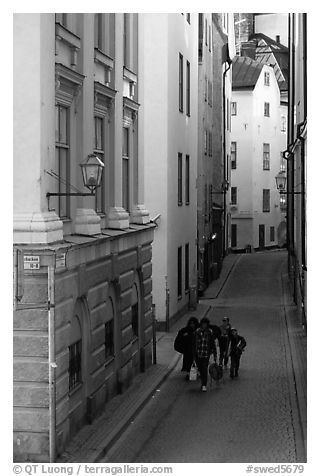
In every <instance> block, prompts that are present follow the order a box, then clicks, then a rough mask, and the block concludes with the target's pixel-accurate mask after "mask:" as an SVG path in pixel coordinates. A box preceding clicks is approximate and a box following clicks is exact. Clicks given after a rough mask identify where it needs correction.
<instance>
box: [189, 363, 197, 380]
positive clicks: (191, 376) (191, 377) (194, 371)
mask: <svg viewBox="0 0 320 476" xmlns="http://www.w3.org/2000/svg"><path fill="white" fill-rule="evenodd" d="M197 377H198V369H197V366H196V364H195V363H194V362H193V364H192V366H191V369H190V373H189V380H191V381H195V380H197Z"/></svg>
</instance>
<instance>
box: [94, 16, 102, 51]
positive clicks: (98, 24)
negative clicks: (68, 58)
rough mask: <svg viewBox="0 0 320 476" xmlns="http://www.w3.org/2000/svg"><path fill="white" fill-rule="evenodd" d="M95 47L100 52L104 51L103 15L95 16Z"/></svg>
mask: <svg viewBox="0 0 320 476" xmlns="http://www.w3.org/2000/svg"><path fill="white" fill-rule="evenodd" d="M94 47H95V48H98V49H99V50H101V51H103V50H104V45H103V14H102V13H95V14H94Z"/></svg>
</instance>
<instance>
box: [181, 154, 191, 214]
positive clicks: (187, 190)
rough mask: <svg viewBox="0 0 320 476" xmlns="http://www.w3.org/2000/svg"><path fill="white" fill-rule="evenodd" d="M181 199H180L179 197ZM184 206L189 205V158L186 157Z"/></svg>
mask: <svg viewBox="0 0 320 476" xmlns="http://www.w3.org/2000/svg"><path fill="white" fill-rule="evenodd" d="M181 199H182V197H181ZM185 200H186V205H189V203H190V157H189V155H186V189H185Z"/></svg>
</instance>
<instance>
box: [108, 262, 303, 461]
mask: <svg viewBox="0 0 320 476" xmlns="http://www.w3.org/2000/svg"><path fill="white" fill-rule="evenodd" d="M284 260H285V256H284V255H283V254H281V253H261V254H260V253H256V254H254V255H243V256H242V257H241V259H240V260H239V261H238V263H237V265H236V267H235V269H234V271H233V273H232V275H231V276H230V278H229V280H228V281H227V283H226V286H225V288H224V290H223V292H222V293H221V294H220V297H219V299H216V300H212V301H211V302H210V304H211V305H212V306H213V310H212V312H211V314H210V315H209V317H210V319H211V322H214V323H219V322H220V320H221V318H222V317H223V316H228V317H229V318H230V321H231V324H232V325H233V326H235V327H237V328H238V331H239V334H241V335H243V336H244V337H245V338H246V340H247V348H246V351H245V353H244V354H243V357H242V359H241V366H240V372H239V379H237V380H230V379H229V376H228V372H225V375H224V377H223V381H222V382H221V383H220V384H216V383H214V384H213V385H212V387H211V388H210V384H209V388H208V392H207V393H202V392H200V388H199V387H200V383H199V382H186V381H185V380H184V375H182V373H181V372H180V364H179V367H177V368H176V369H175V371H174V372H173V373H172V374H171V376H170V378H169V379H168V380H167V381H166V382H165V383H164V384H163V385H162V387H161V388H160V389H158V391H156V392H155V394H154V396H153V398H152V399H151V400H150V402H149V403H148V404H147V405H146V407H145V408H144V410H143V411H142V412H141V413H140V414H139V415H138V416H137V418H136V419H135V420H134V421H133V422H132V423H131V425H130V427H129V429H128V430H127V431H126V432H125V433H124V434H123V435H122V437H121V438H120V439H119V440H118V442H117V443H116V445H115V446H114V447H113V448H112V449H111V450H110V452H109V453H108V454H107V455H106V457H105V459H104V462H137V463H138V462H146V463H147V462H159V463H161V462H171V463H179V462H194V463H221V462H228V463H233V462H238V463H245V462H250V463H257V462H260V463H267V462H270V463H271V462H279V463H280V462H283V463H285V462H286V463H294V462H303V461H304V455H303V452H302V450H301V434H300V428H299V423H298V417H297V409H296V402H295V398H294V392H293V385H292V375H291V372H292V367H291V366H290V359H289V351H288V341H287V333H286V328H285V319H284V313H283V303H282V294H281V280H280V270H281V266H282V265H283V263H284Z"/></svg>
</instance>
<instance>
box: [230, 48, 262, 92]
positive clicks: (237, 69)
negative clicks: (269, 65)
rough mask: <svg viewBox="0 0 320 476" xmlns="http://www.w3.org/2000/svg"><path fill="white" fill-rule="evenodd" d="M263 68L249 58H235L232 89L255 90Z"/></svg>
mask: <svg viewBox="0 0 320 476" xmlns="http://www.w3.org/2000/svg"><path fill="white" fill-rule="evenodd" d="M263 66H264V65H263V64H261V63H260V62H258V61H255V60H253V59H252V58H249V57H248V56H235V57H234V59H233V61H232V89H254V87H255V85H256V83H257V81H258V78H259V76H260V73H261V71H262V68H263Z"/></svg>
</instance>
